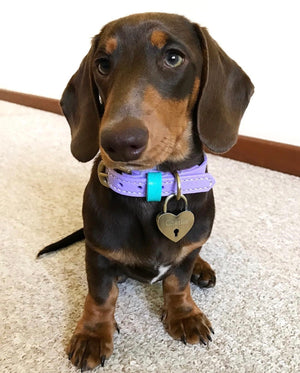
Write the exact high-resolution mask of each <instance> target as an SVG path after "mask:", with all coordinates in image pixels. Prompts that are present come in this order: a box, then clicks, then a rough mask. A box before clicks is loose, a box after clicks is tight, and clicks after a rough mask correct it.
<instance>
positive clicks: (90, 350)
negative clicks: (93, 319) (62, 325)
mask: <svg viewBox="0 0 300 373" xmlns="http://www.w3.org/2000/svg"><path fill="white" fill-rule="evenodd" d="M115 328H116V329H117V330H118V331H119V329H118V326H117V325H115ZM113 331H114V328H112V326H111V325H109V326H107V325H105V324H104V323H103V325H100V324H99V325H97V331H95V330H92V331H91V332H90V331H88V330H87V331H86V332H85V331H83V332H80V333H76V332H75V333H74V335H73V337H72V338H71V341H70V343H69V346H68V348H67V354H68V356H69V360H71V362H72V363H73V364H74V365H75V366H76V367H77V368H80V369H81V371H85V370H91V369H94V368H95V367H97V366H98V365H101V366H102V367H103V366H104V363H105V361H106V359H108V358H109V357H110V356H111V354H112V352H113Z"/></svg>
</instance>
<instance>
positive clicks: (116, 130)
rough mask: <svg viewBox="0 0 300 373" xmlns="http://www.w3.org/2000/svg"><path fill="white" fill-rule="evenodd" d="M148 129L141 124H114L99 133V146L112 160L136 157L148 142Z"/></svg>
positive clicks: (126, 159)
mask: <svg viewBox="0 0 300 373" xmlns="http://www.w3.org/2000/svg"><path fill="white" fill-rule="evenodd" d="M148 137H149V134H148V130H147V129H146V128H145V127H144V126H141V125H138V126H136V125H131V126H128V125H126V126H125V125H124V124H123V123H120V124H119V125H114V126H112V128H110V129H105V130H103V131H102V133H101V146H102V148H103V149H104V150H105V152H106V153H107V154H108V155H109V157H110V158H111V159H112V160H113V161H122V162H129V161H133V160H136V159H138V158H139V157H140V156H141V154H142V152H143V151H144V150H145V148H146V146H147V142H148Z"/></svg>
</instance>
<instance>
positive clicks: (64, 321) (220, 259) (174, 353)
mask: <svg viewBox="0 0 300 373" xmlns="http://www.w3.org/2000/svg"><path fill="white" fill-rule="evenodd" d="M0 121H1V126H0V129H1V146H0V160H1V163H0V168H1V174H0V185H1V197H0V198H1V200H0V203H1V248H0V263H1V272H0V273H1V277H0V289H1V300H0V302H1V303H0V316H1V324H0V372H1V373H6V372H14V373H23V372H24V373H25V372H26V373H31V372H33V373H58V372H63V373H65V372H66V373H67V372H76V371H77V370H76V369H75V368H74V367H73V366H72V365H71V364H70V363H69V361H68V359H67V357H66V354H65V350H64V349H65V346H66V344H67V342H68V340H69V338H70V336H71V334H72V330H73V329H74V327H75V325H76V322H77V320H78V318H79V316H80V314H81V311H82V308H83V302H84V298H85V295H86V291H87V285H86V279H85V271H84V245H83V243H79V244H76V245H74V246H73V247H71V248H69V249H67V250H64V251H61V252H58V253H56V254H52V255H49V256H48V257H44V258H42V259H40V260H36V259H35V255H36V253H37V252H38V250H39V249H41V248H42V247H43V245H46V244H49V243H51V242H53V241H54V240H56V239H58V238H60V237H62V236H64V235H66V234H68V233H70V232H72V231H73V230H75V229H78V228H80V227H81V225H82V222H81V211H80V210H81V200H82V193H83V189H84V186H85V184H86V182H87V180H88V177H89V170H90V167H91V163H89V164H80V163H78V162H77V161H76V160H75V159H73V158H72V156H71V155H70V152H69V136H70V135H69V129H68V126H67V123H66V122H65V119H64V118H63V117H61V116H58V115H55V114H50V113H45V112H42V111H39V110H34V109H30V108H25V107H22V106H17V105H14V104H10V103H6V102H0ZM209 170H210V172H211V173H212V174H213V175H214V177H215V178H216V181H217V183H216V186H215V188H214V189H215V197H216V205H217V216H216V221H215V225H214V229H213V234H212V236H211V239H210V240H209V242H208V243H207V244H206V245H205V247H204V249H203V257H204V259H206V260H208V261H209V263H211V264H212V266H213V268H214V269H215V270H216V273H217V285H216V287H215V288H213V289H209V290H204V291H203V290H199V289H198V288H197V287H196V286H194V285H192V293H193V297H194V299H195V300H196V302H197V304H198V305H199V306H200V307H201V308H202V310H203V311H204V312H205V313H206V315H207V316H208V317H209V319H210V320H211V322H212V324H213V327H214V330H215V336H214V341H213V343H211V344H210V348H209V350H207V349H206V348H204V347H201V346H200V345H199V346H198V345H196V346H195V345H194V346H184V345H183V344H182V343H181V342H177V341H173V340H172V339H171V338H170V337H169V335H168V334H166V333H165V331H164V329H163V326H162V324H161V322H160V314H161V308H162V291H161V284H160V283H158V284H155V285H145V284H140V283H138V282H135V281H133V280H129V281H127V282H126V283H124V284H121V285H120V286H119V288H120V296H119V299H118V303H117V310H116V320H117V322H118V324H119V326H120V328H121V334H119V335H117V334H116V336H115V351H114V353H113V356H112V357H111V358H110V359H109V360H108V361H107V363H106V366H105V368H104V369H103V368H99V369H98V370H97V372H102V371H103V372H116V373H119V372H126V373H127V372H128V373H143V372H159V373H165V372H174V373H177V372H178V373H182V372H183V373H185V372H186V373H189V372H191V373H196V372H197V373H198V372H201V373H206V372H207V373H220V372H226V373H227V372H238V373H242V372H247V373H248V372H249V373H250V372H251V373H253V372H254V373H266V372H272V373H273V372H281V373H283V372H299V371H300V346H299V343H300V335H299V313H300V312H299V267H300V261H299V249H300V229H299V222H300V179H299V178H297V177H293V176H288V175H284V174H281V173H277V172H273V171H269V170H266V169H262V168H258V167H254V166H250V165H247V164H244V163H239V162H235V161H232V160H228V159H224V158H221V157H217V156H211V155H209Z"/></svg>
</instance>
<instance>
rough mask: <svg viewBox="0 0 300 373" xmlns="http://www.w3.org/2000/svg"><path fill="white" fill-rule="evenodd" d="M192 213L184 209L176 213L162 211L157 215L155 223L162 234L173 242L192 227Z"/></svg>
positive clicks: (193, 219) (193, 218)
mask: <svg viewBox="0 0 300 373" xmlns="http://www.w3.org/2000/svg"><path fill="white" fill-rule="evenodd" d="M194 221H195V217H194V214H193V213H192V212H191V211H188V210H185V211H182V212H181V213H180V214H178V215H174V214H171V213H170V212H164V213H162V214H159V215H157V217H156V224H157V226H158V229H159V230H160V231H161V233H162V234H163V235H165V236H166V237H167V238H168V239H169V240H171V241H173V242H178V241H179V240H181V239H182V238H183V237H184V236H185V235H186V234H187V233H188V232H189V231H190V230H191V228H192V227H193V225H194Z"/></svg>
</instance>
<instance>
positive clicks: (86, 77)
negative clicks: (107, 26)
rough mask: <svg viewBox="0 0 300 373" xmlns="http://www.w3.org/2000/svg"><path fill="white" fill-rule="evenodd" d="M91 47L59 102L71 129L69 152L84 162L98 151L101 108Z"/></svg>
mask: <svg viewBox="0 0 300 373" xmlns="http://www.w3.org/2000/svg"><path fill="white" fill-rule="evenodd" d="M92 57H93V46H92V47H91V49H90V51H89V53H88V54H87V55H86V57H85V58H84V59H83V61H82V62H81V65H80V67H79V69H78V70H77V72H76V73H75V74H74V75H73V76H72V78H71V79H70V81H69V83H68V85H67V87H66V88H65V90H64V92H63V95H62V98H61V101H60V105H61V107H62V110H63V113H64V115H65V117H66V118H67V121H68V123H69V125H70V128H71V136H72V141H71V152H72V154H73V155H74V157H75V158H76V159H78V160H79V161H81V162H87V161H89V160H91V159H92V158H94V157H95V155H96V154H97V153H98V151H99V125H100V120H101V113H102V112H103V109H102V107H101V104H100V102H99V92H98V89H97V86H96V84H95V81H94V79H93V73H92V62H93V60H92Z"/></svg>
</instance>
